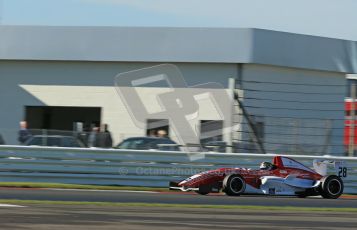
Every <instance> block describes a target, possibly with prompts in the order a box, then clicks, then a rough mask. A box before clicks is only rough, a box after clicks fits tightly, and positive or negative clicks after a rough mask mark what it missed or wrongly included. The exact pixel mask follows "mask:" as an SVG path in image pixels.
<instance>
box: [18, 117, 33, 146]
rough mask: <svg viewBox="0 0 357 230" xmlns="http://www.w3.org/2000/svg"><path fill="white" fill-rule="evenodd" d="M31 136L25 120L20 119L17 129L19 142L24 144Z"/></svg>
mask: <svg viewBox="0 0 357 230" xmlns="http://www.w3.org/2000/svg"><path fill="white" fill-rule="evenodd" d="M31 137H32V134H31V132H30V131H29V130H28V129H27V122H26V121H20V130H19V137H18V139H17V140H18V141H19V142H20V144H22V145H23V144H25V142H26V141H27V140H28V139H30V138H31Z"/></svg>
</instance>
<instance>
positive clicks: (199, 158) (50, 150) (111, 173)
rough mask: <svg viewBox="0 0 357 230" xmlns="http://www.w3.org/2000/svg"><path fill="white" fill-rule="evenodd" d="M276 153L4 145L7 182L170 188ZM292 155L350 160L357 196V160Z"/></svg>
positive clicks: (1, 158)
mask: <svg viewBox="0 0 357 230" xmlns="http://www.w3.org/2000/svg"><path fill="white" fill-rule="evenodd" d="M273 156H275V155H273V154H242V153H185V152H164V151H148V150H146V151H139V150H117V149H96V148H91V149H83V148H60V147H32V146H0V181H1V182H52V183H73V184H95V185H131V186H150V187H167V186H168V182H169V181H170V180H181V179H184V178H186V177H188V176H190V175H192V174H195V173H197V172H200V171H204V170H208V169H215V168H220V167H246V168H257V167H258V165H259V163H260V162H262V161H271V159H272V157H273ZM290 157H292V158H294V159H296V160H298V161H300V162H302V163H303V164H305V165H307V166H309V167H312V160H313V159H316V158H319V159H330V160H332V159H335V160H344V161H346V163H347V168H348V174H347V177H346V178H343V180H344V182H345V192H346V193H351V194H357V158H356V157H353V158H348V157H332V156H301V155H297V156H295V155H291V156H290Z"/></svg>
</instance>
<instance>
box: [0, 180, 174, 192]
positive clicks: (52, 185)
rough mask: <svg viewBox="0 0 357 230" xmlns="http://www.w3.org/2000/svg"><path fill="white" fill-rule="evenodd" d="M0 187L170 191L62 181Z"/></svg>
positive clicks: (2, 185)
mask: <svg viewBox="0 0 357 230" xmlns="http://www.w3.org/2000/svg"><path fill="white" fill-rule="evenodd" d="M0 187H12V188H61V189H96V190H132V191H169V190H168V188H155V187H134V186H118V185H112V186H104V185H103V186H102V185H78V184H60V183H32V182H0Z"/></svg>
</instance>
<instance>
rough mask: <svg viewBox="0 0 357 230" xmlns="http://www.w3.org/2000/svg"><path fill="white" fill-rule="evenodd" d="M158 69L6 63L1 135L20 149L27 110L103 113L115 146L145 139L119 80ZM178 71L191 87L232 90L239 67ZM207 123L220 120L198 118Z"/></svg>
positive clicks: (0, 65)
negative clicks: (58, 108) (230, 85)
mask: <svg viewBox="0 0 357 230" xmlns="http://www.w3.org/2000/svg"><path fill="white" fill-rule="evenodd" d="M158 64H159V63H129V62H128V63H124V62H57V61H0V77H1V84H0V92H1V96H0V108H2V109H1V110H0V133H2V134H3V136H4V139H5V141H6V143H8V144H16V143H17V141H16V138H17V130H18V122H19V121H20V120H23V119H24V116H25V114H24V106H43V105H50V106H98V107H103V109H102V123H109V124H110V128H111V131H113V132H114V136H115V143H117V142H118V141H119V140H120V139H122V138H124V137H126V136H128V135H130V136H135V135H140V136H141V135H144V134H145V132H144V131H143V130H142V129H140V128H137V127H135V125H133V124H132V122H131V121H130V119H129V115H128V113H127V111H125V110H124V109H123V105H122V104H121V102H120V100H119V99H120V98H119V96H118V95H117V93H116V91H115V88H114V78H115V76H116V75H117V74H119V73H123V72H126V71H130V70H136V69H141V68H144V67H149V66H154V65H158ZM177 66H178V67H179V69H180V70H181V71H182V74H183V76H184V77H185V81H186V82H187V84H188V85H189V86H194V85H196V84H202V83H206V82H218V83H220V84H222V88H224V87H225V88H226V87H227V83H228V78H229V77H235V76H236V74H237V65H235V64H203V63H197V64H191V63H180V64H177ZM152 89H153V88H150V89H144V88H143V89H141V90H140V91H141V93H142V95H144V96H143V98H154V97H153V94H152ZM162 90H165V89H162V88H161V89H160V88H156V89H155V90H154V91H155V92H156V94H160V93H161V92H162ZM145 95H147V96H145ZM202 103H204V102H202ZM147 104H150V103H147ZM208 110H209V109H208ZM207 114H212V115H210V116H208V115H207ZM123 117H124V119H123ZM201 117H202V119H211V118H210V117H212V119H213V118H214V117H216V115H214V113H212V112H208V113H207V111H205V112H202V113H200V117H198V118H199V119H201Z"/></svg>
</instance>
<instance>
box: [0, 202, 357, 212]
mask: <svg viewBox="0 0 357 230" xmlns="http://www.w3.org/2000/svg"><path fill="white" fill-rule="evenodd" d="M0 203H6V204H14V205H34V204H35V205H93V206H111V207H159V208H160V207H161V208H208V209H237V210H238V209H245V210H271V211H300V212H306V211H308V212H357V208H319V207H313V208H311V207H309V208H307V207H292V206H284V207H279V206H249V205H195V204H160V203H116V202H78V201H47V200H44V201H41V200H6V199H4V200H0Z"/></svg>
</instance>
